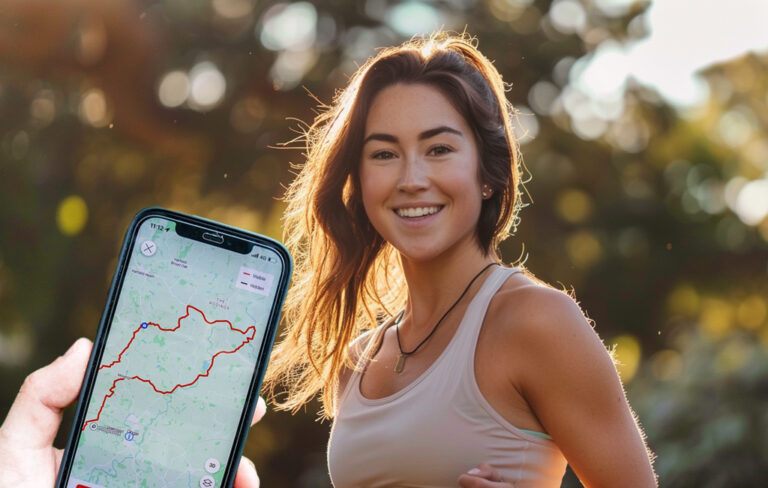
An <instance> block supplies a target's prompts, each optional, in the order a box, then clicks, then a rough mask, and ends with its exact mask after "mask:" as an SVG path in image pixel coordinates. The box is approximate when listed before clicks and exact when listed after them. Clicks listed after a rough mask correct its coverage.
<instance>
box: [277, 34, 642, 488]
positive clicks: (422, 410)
mask: <svg viewBox="0 0 768 488" xmlns="http://www.w3.org/2000/svg"><path fill="white" fill-rule="evenodd" d="M511 115H512V109H511V107H510V105H509V103H508V102H507V100H506V98H505V95H504V83H503V81H502V79H501V77H500V75H499V74H498V72H497V71H496V69H495V68H494V67H493V65H492V64H491V63H490V62H489V61H488V60H487V59H486V58H485V57H484V56H483V55H482V54H481V53H480V52H479V51H477V49H476V48H475V46H474V45H473V43H472V40H471V39H467V38H466V37H452V36H449V35H445V34H440V35H436V36H433V37H432V38H431V39H428V40H418V41H411V42H408V43H406V44H404V45H402V46H400V47H396V48H390V49H386V50H383V51H381V52H380V53H379V54H378V55H376V56H375V57H373V58H372V59H370V60H369V61H368V62H367V63H366V64H365V65H363V66H362V67H361V68H360V69H359V70H358V71H357V73H356V74H355V75H354V76H353V77H352V79H351V81H350V83H349V85H348V86H347V87H346V88H345V89H344V90H343V91H342V92H341V93H340V94H339V95H338V96H337V97H336V99H335V101H334V103H333V104H332V106H330V107H328V108H327V110H326V111H324V112H323V113H321V114H320V115H319V116H318V117H317V119H316V120H315V122H314V124H313V125H312V126H311V127H310V129H309V131H308V133H307V147H308V152H307V160H306V164H305V165H304V166H303V168H302V169H301V171H300V173H299V175H298V176H297V178H296V180H295V181H294V182H293V184H292V185H291V186H290V188H289V190H288V192H287V202H288V209H287V214H286V221H285V224H286V227H285V235H286V244H287V245H288V247H289V249H290V250H291V252H292V254H293V256H294V258H295V260H296V272H295V278H294V283H293V289H292V291H291V295H290V296H289V299H288V302H287V306H286V324H287V330H286V333H285V335H284V339H283V341H282V342H281V344H279V345H278V347H277V348H276V349H275V352H274V354H273V363H272V367H271V370H270V372H269V373H268V377H267V387H268V388H274V387H275V385H276V384H278V383H279V382H283V383H284V384H286V385H289V388H288V396H287V398H286V399H285V400H284V401H283V402H281V403H280V406H282V407H283V408H289V409H298V408H299V407H300V406H301V405H303V404H304V403H306V402H307V401H308V400H310V399H311V398H312V397H313V396H314V395H315V394H316V393H318V392H322V400H323V407H324V410H323V413H324V414H325V415H326V416H328V417H333V418H334V425H333V429H332V433H331V440H330V443H329V448H328V461H329V469H330V474H331V479H332V481H333V483H334V486H336V488H342V487H352V486H366V487H373V486H457V485H458V486H464V487H474V486H478V487H480V486H482V487H509V486H515V487H529V486H530V487H554V486H560V481H561V478H562V476H563V473H564V470H565V464H566V460H567V462H568V463H570V464H571V466H572V468H573V469H574V471H575V472H576V474H577V475H578V476H579V478H580V479H581V480H582V482H583V483H584V484H585V485H586V486H589V487H592V486H595V487H600V486H605V487H616V486H622V487H628V486H632V487H645V486H655V476H654V473H653V470H652V467H651V462H650V456H649V453H648V451H647V449H646V446H645V444H644V441H643V436H642V434H641V432H640V430H639V428H638V426H637V424H636V422H635V419H634V417H633V415H632V412H631V410H630V408H629V406H628V404H627V402H626V399H625V396H624V392H623V389H622V386H621V384H620V381H619V379H618V376H617V374H616V370H615V368H614V366H613V363H612V361H611V359H610V357H609V355H608V353H607V352H606V350H605V348H604V347H603V344H602V343H601V342H600V340H599V338H598V337H597V335H596V334H595V333H594V331H593V330H592V328H591V327H590V325H589V323H588V322H587V320H586V319H585V317H584V315H583V313H582V312H581V310H580V309H579V307H578V305H577V304H576V303H575V302H574V300H573V299H572V298H571V297H569V296H568V295H567V294H565V293H563V292H561V291H558V290H555V289H553V288H551V287H549V286H546V285H544V284H543V283H541V282H540V281H538V280H537V279H536V278H534V277H533V275H532V274H531V273H530V272H528V271H526V270H523V269H521V268H519V267H512V268H509V267H505V266H503V265H502V264H501V261H500V258H499V256H498V253H497V248H498V244H499V243H500V242H501V240H503V239H504V238H506V237H507V236H508V235H509V232H510V230H511V228H512V227H513V226H514V224H515V222H516V219H517V211H518V210H519V208H520V190H521V188H520V174H519V157H518V148H517V143H516V141H515V139H514V136H513V132H512V128H511V123H510V118H511ZM377 323H378V324H380V325H379V326H378V327H376V324H377ZM367 329H370V330H368V331H367V332H365V333H363V332H364V331H366V330H367Z"/></svg>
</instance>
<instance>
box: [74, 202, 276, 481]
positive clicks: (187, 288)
mask: <svg viewBox="0 0 768 488" xmlns="http://www.w3.org/2000/svg"><path fill="white" fill-rule="evenodd" d="M179 225H189V224H179ZM176 227H177V222H175V221H173V220H172V219H169V218H160V217H151V218H148V219H146V220H144V221H143V222H141V223H140V224H139V226H138V229H137V232H136V238H135V239H134V241H133V244H132V249H130V250H129V259H128V262H127V266H126V267H125V269H124V274H123V282H122V286H121V287H120V288H119V295H118V297H117V300H116V302H115V305H114V314H113V318H112V322H111V325H110V326H109V328H108V335H107V337H106V341H105V343H104V344H105V345H104V350H103V354H102V355H101V358H100V360H99V361H98V365H96V363H95V365H94V367H95V368H96V369H97V372H96V377H95V380H94V381H93V388H92V390H91V394H90V396H89V398H88V399H87V406H86V407H85V417H84V421H83V422H81V423H80V424H79V429H80V433H79V439H78V440H77V444H76V446H75V448H74V452H73V456H72V463H71V470H70V474H69V480H68V483H67V485H66V486H67V487H72V488H80V487H127V486H136V487H152V486H169V487H177V486H190V487H198V486H200V487H203V488H213V487H216V486H221V484H222V477H223V476H224V473H225V471H226V470H227V469H226V468H227V463H231V462H232V460H233V459H232V458H233V452H234V451H233V449H234V444H235V440H236V437H237V435H238V427H239V425H240V422H241V418H242V416H243V415H244V411H245V407H246V402H247V401H248V399H249V391H250V390H251V385H252V383H253V379H254V374H255V373H256V367H257V361H258V360H259V353H260V351H261V348H262V343H263V341H264V339H265V333H266V332H267V322H268V320H269V317H270V314H271V313H272V310H273V306H274V302H275V299H276V293H278V290H277V289H278V283H279V280H280V279H281V277H282V275H283V273H284V272H285V270H284V269H283V268H284V263H283V260H282V259H281V258H280V256H279V255H278V254H277V253H276V252H275V251H274V250H272V249H270V248H268V247H263V246H260V245H259V244H258V243H256V244H254V245H253V246H251V245H250V244H248V245H247V246H246V248H245V252H243V249H241V250H240V252H237V251H233V250H229V249H226V248H222V247H220V246H217V245H212V244H210V243H206V242H203V241H199V240H194V239H190V238H187V237H183V236H182V235H179V233H177V232H176ZM214 237H216V236H214Z"/></svg>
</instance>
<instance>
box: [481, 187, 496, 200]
mask: <svg viewBox="0 0 768 488" xmlns="http://www.w3.org/2000/svg"><path fill="white" fill-rule="evenodd" d="M480 195H482V197H483V199H487V198H491V195H493V189H491V188H490V187H489V186H488V185H483V189H482V191H481V192H480Z"/></svg>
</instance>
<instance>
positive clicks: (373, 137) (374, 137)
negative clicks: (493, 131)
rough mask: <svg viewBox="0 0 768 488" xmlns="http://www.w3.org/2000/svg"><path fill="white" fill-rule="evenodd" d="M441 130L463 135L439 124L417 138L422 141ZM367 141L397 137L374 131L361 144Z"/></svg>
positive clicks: (395, 138)
mask: <svg viewBox="0 0 768 488" xmlns="http://www.w3.org/2000/svg"><path fill="white" fill-rule="evenodd" d="M443 132H449V133H451V134H456V135H458V136H462V137H463V136H464V134H462V133H461V132H460V131H458V130H456V129H454V128H452V127H448V126H447V125H441V126H440V127H435V128H434V129H428V130H425V131H424V132H422V133H420V134H419V135H418V139H419V140H420V141H423V140H424V139H429V138H430V137H435V136H436V135H438V134H442V133H443ZM368 141H384V142H397V141H398V140H397V137H395V136H393V135H392V134H384V133H381V132H374V133H373V134H371V135H369V136H368V137H366V138H365V140H364V141H363V144H366V143H367V142H368Z"/></svg>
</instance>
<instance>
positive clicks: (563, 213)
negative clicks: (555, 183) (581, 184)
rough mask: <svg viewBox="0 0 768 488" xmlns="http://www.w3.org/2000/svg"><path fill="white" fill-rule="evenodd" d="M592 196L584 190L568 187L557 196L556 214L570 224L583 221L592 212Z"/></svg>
mask: <svg viewBox="0 0 768 488" xmlns="http://www.w3.org/2000/svg"><path fill="white" fill-rule="evenodd" d="M592 206H593V204H592V198H591V197H590V196H589V195H588V194H587V193H586V192H584V191H582V190H579V189H576V188H570V189H567V190H564V191H563V192H561V193H560V195H558V197H557V202H556V204H555V208H556V209H557V214H558V215H559V216H560V218H562V219H563V220H565V221H566V222H570V223H572V224H576V223H580V222H584V221H585V220H587V218H589V216H590V215H591V214H592Z"/></svg>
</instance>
